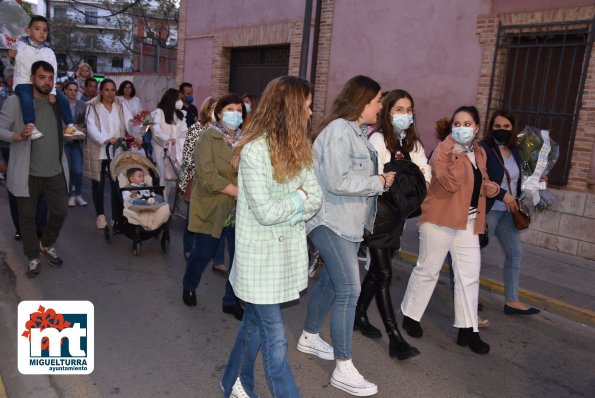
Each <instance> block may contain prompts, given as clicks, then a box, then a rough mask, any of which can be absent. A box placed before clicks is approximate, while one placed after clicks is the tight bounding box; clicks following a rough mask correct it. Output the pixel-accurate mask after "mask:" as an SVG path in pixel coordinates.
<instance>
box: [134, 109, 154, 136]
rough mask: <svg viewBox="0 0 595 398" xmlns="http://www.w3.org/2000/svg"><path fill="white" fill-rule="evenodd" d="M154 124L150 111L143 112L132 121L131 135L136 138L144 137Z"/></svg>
mask: <svg viewBox="0 0 595 398" xmlns="http://www.w3.org/2000/svg"><path fill="white" fill-rule="evenodd" d="M153 124H155V123H153V119H152V118H151V114H150V113H149V112H148V111H141V112H140V113H139V114H137V115H134V117H133V118H132V119H130V133H131V134H132V135H133V136H135V137H142V136H143V135H145V134H146V133H147V131H149V127H151V125H153Z"/></svg>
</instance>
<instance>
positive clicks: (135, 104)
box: [118, 96, 143, 117]
mask: <svg viewBox="0 0 595 398" xmlns="http://www.w3.org/2000/svg"><path fill="white" fill-rule="evenodd" d="M118 98H120V99H121V100H122V104H124V107H125V108H126V109H128V112H130V114H131V115H132V116H133V117H134V116H135V115H138V114H139V113H140V112H141V111H142V110H143V107H142V105H141V103H140V99H139V98H138V97H137V96H134V97H132V98H130V99H129V100H127V99H126V98H124V97H118Z"/></svg>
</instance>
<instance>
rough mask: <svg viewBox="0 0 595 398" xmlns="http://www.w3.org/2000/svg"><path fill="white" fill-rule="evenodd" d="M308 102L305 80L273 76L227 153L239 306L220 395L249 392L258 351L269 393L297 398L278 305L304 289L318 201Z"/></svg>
mask: <svg viewBox="0 0 595 398" xmlns="http://www.w3.org/2000/svg"><path fill="white" fill-rule="evenodd" d="M311 103H312V95H311V93H310V87H309V85H308V82H307V81H305V80H303V79H300V78H297V77H291V76H283V77H280V78H277V79H275V80H273V81H272V82H271V83H269V85H268V86H267V88H266V89H265V91H264V93H263V95H262V100H261V102H260V104H259V107H258V110H257V111H256V113H255V115H254V118H253V119H252V122H251V123H250V126H249V127H248V130H247V131H246V132H245V133H244V136H243V137H242V139H241V140H240V143H239V145H238V147H237V148H235V151H234V165H235V166H236V167H238V166H239V167H238V201H237V212H236V253H235V257H234V264H233V267H232V270H231V274H230V276H229V280H230V282H231V284H232V286H233V289H234V292H235V293H236V295H237V296H238V297H239V298H241V299H242V300H243V301H244V302H245V303H246V305H245V312H244V318H243V320H242V324H241V326H240V330H239V332H238V336H237V339H236V342H235V345H234V348H233V350H232V352H231V356H230V358H229V363H228V365H227V369H226V370H225V374H224V376H223V379H222V381H221V385H222V387H223V389H224V391H225V396H226V397H229V396H230V395H232V396H246V395H245V394H247V395H248V396H254V391H253V388H254V362H255V360H256V356H257V354H258V351H259V349H260V348H262V357H263V362H264V368H265V373H266V376H267V377H266V379H267V382H268V385H269V389H270V390H271V393H272V395H273V397H283V398H292V397H299V391H298V389H297V386H296V384H295V380H294V378H293V374H292V373H291V369H290V367H289V363H288V362H287V336H286V335H285V325H284V322H283V318H282V316H281V307H280V304H281V303H285V302H288V301H292V300H296V299H298V298H299V292H300V291H302V290H304V289H305V288H306V286H307V282H308V250H307V247H306V227H305V221H306V220H308V219H310V218H311V217H313V216H314V214H316V212H317V211H318V209H319V208H320V204H321V201H322V193H321V190H320V187H319V185H318V182H317V180H316V176H315V175H314V170H313V161H312V148H311V146H310V141H309V139H308V136H307V127H308V120H309V119H310V115H311V114H312V111H311V110H310V104H311Z"/></svg>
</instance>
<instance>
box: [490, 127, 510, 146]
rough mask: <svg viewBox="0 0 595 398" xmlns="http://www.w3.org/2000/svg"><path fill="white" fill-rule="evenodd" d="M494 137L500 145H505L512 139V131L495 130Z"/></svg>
mask: <svg viewBox="0 0 595 398" xmlns="http://www.w3.org/2000/svg"><path fill="white" fill-rule="evenodd" d="M492 137H494V141H496V143H497V144H499V145H505V144H506V143H507V142H508V141H509V140H510V137H512V131H510V130H494V131H492Z"/></svg>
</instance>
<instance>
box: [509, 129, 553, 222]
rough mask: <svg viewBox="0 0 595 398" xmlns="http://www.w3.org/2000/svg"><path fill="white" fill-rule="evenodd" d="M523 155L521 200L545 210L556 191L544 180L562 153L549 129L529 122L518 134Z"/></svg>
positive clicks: (549, 207)
mask: <svg viewBox="0 0 595 398" xmlns="http://www.w3.org/2000/svg"><path fill="white" fill-rule="evenodd" d="M517 148H518V150H519V153H520V157H521V176H522V177H521V178H522V181H521V191H522V195H521V200H522V201H523V203H525V204H526V205H527V206H528V207H529V209H532V210H534V211H546V210H549V209H551V207H552V205H553V204H554V195H553V194H552V193H551V192H550V191H548V190H547V182H545V181H543V179H544V178H545V177H547V175H548V174H549V172H550V171H551V170H552V168H553V167H554V166H555V164H556V162H557V161H558V157H559V156H560V147H559V146H558V144H556V143H555V142H554V141H553V140H551V139H550V133H549V131H548V130H541V129H538V128H535V127H531V126H526V127H525V128H524V129H523V131H521V132H520V133H519V134H518V144H517Z"/></svg>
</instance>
